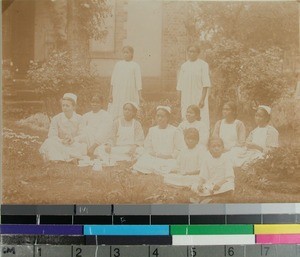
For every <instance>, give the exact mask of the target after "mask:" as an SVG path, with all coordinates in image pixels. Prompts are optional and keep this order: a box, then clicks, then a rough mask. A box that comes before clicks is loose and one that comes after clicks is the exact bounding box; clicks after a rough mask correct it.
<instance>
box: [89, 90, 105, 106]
mask: <svg viewBox="0 0 300 257" xmlns="http://www.w3.org/2000/svg"><path fill="white" fill-rule="evenodd" d="M93 98H98V99H99V101H98V103H100V104H102V103H103V96H102V95H100V94H98V93H96V94H93V95H92V97H91V101H92V100H93Z"/></svg>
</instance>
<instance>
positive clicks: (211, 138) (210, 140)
mask: <svg viewBox="0 0 300 257" xmlns="http://www.w3.org/2000/svg"><path fill="white" fill-rule="evenodd" d="M214 141H219V142H221V143H222V145H223V147H224V142H223V140H222V138H220V137H218V136H212V137H210V138H209V139H208V143H207V149H209V148H210V146H211V144H212V142H214Z"/></svg>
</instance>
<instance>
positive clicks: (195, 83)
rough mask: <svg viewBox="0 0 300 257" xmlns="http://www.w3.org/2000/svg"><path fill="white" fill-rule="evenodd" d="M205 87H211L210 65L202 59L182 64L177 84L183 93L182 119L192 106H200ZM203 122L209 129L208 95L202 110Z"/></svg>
mask: <svg viewBox="0 0 300 257" xmlns="http://www.w3.org/2000/svg"><path fill="white" fill-rule="evenodd" d="M204 87H208V88H209V87H211V83H210V78H209V67H208V64H207V63H206V62H205V61H203V60H200V59H198V60H196V61H194V62H192V61H187V62H185V63H184V64H182V66H181V69H180V73H179V77H178V83H177V90H179V91H181V115H182V119H185V116H186V110H187V108H188V107H189V106H190V105H192V104H196V105H198V104H199V102H200V100H201V96H202V90H203V88H204ZM201 120H202V121H203V122H204V124H206V125H207V127H208V128H209V110H208V95H207V96H206V98H205V102H204V107H203V108H202V109H201Z"/></svg>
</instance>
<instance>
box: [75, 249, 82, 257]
mask: <svg viewBox="0 0 300 257" xmlns="http://www.w3.org/2000/svg"><path fill="white" fill-rule="evenodd" d="M75 251H76V257H82V255H81V253H82V249H81V248H76V250H75Z"/></svg>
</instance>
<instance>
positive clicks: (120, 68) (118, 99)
mask: <svg viewBox="0 0 300 257" xmlns="http://www.w3.org/2000/svg"><path fill="white" fill-rule="evenodd" d="M111 85H112V97H113V102H112V104H111V106H110V108H109V112H110V113H111V115H112V116H113V118H116V117H119V116H122V115H123V105H124V104H125V103H127V102H135V103H136V104H139V94H138V91H139V90H141V89H142V76H141V69H140V66H139V64H137V63H136V62H134V61H129V62H127V61H125V60H123V61H119V62H117V63H116V65H115V67H114V70H113V73H112V77H111Z"/></svg>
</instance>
